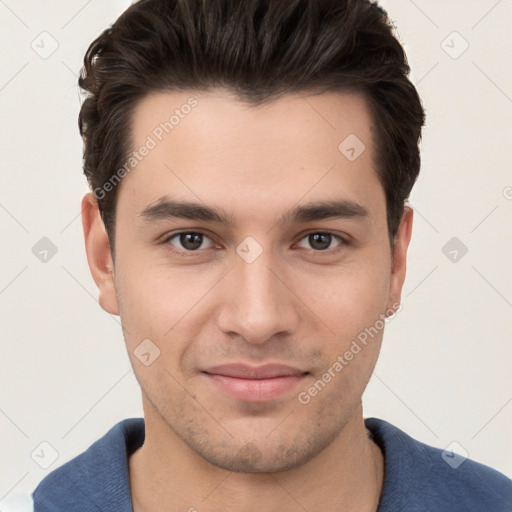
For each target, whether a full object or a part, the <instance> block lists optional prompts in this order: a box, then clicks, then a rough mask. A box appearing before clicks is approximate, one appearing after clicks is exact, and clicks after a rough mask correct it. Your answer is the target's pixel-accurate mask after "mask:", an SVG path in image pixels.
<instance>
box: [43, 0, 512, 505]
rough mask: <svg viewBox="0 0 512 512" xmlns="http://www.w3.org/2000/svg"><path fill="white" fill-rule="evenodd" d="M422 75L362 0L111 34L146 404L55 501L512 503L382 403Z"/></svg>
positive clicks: (107, 185) (238, 7)
mask: <svg viewBox="0 0 512 512" xmlns="http://www.w3.org/2000/svg"><path fill="white" fill-rule="evenodd" d="M407 76H408V66H407V62H406V58H405V55H404V52H403V49H402V48H401V46H400V44H399V43H398V41H397V40H396V39H395V37H394V36H393V33H392V29H391V25H390V22H389V20H388V18H387V16H386V13H385V12H384V11H383V10H382V9H381V8H379V7H378V6H377V5H375V4H371V3H369V2H367V1H363V0H357V1H356V0H344V1H342V0H287V1H278V0H246V1H244V2H240V1H235V0H208V2H205V1H200V0H175V1H171V0H142V1H139V2H137V3H135V4H133V5H132V6H131V7H130V8H129V9H128V10H127V11H126V12H125V13H124V14H123V15H122V16H121V17H120V18H119V19H118V20H117V22H116V23H115V24H114V25H113V26H112V27H111V28H109V29H108V30H106V31H105V32H104V33H103V34H102V35H101V36H100V37H99V38H98V39H97V40H96V41H95V42H94V43H93V44H92V45H91V47H90V48H89V50H88V52H87V55H86V57H85V65H84V69H83V72H82V76H81V78H80V86H81V87H82V89H83V90H84V91H85V93H86V99H85V101H84V103H83V106H82V109H81V112H80V119H79V123H80V131H81V134H82V136H83V138H84V143H85V146H84V170H85V173H86V175H87V178H88V180H89V183H90V185H91V189H92V193H90V194H88V195H87V196H86V197H85V198H84V200H83V203H82V210H83V226H84V234H85V243H86V248H87V256H88V261H89V266H90V269H91V272H92V275H93V277H94V280H95V282H96V284H97V285H98V288H99V294H100V295H99V300H100V304H101V306H102V307H103V308H104V309H105V310H106V311H107V312H109V313H111V314H115V315H119V316H120V318H121V321H122V326H123V333H124V337H125V340H126V345H127V350H128V354H129V356H130V359H131V362H132V365H133V369H134V372H135V375H136V377H137V379H138V382H139V383H140V385H141V390H142V400H143V407H144V420H142V419H130V420H125V421H123V422H121V423H119V424H118V425H116V426H115V427H114V428H113V429H112V430H111V431H109V432H108V433H107V434H106V435H105V437H103V438H102V439H100V440H99V441H97V442H96V443H95V444H94V445H93V446H91V447H90V448H89V450H87V451H86V452H85V453H83V454H81V455H79V456H78V457H76V458H75V459H73V460H72V461H70V462H68V463H67V464H65V465H64V466H62V467H60V468H58V469H57V470H55V471H54V472H52V473H51V474H50V475H48V477H46V478H45V479H44V480H43V482H42V483H41V484H40V485H39V486H38V487H37V489H36V490H35V491H34V494H33V500H34V510H36V511H37V512H39V511H41V512H43V511H86V510H87V511H88V510H105V511H107V510H108V511H130V510H134V511H135V512H144V511H154V510H156V511H162V512H166V511H170V512H175V511H180V510H183V511H186V510H188V511H195V510H197V511H199V512H210V511H211V512H216V511H220V510H223V511H234V510H243V511H252V510H263V511H299V510H307V511H313V510H325V511H338V510H343V511H376V510H378V511H380V512H387V511H391V510H417V511H420V510H436V511H443V510H450V511H454V510H461V511H462V510H464V511H483V510H490V511H496V512H499V511H506V510H507V511H509V510H511V507H512V482H511V481H510V480H509V479H507V478H506V477H505V476H503V475H501V474H499V473H497V472H496V471H494V470H492V469H490V468H487V467H485V466H482V465H480V464H478V463H476V462H473V461H470V460H465V461H464V462H463V463H462V464H461V465H460V466H459V467H458V468H457V469H453V468H452V467H451V466H449V465H448V464H446V462H445V461H444V460H443V459H442V457H441V451H440V450H438V449H435V448H431V447H428V446H426V445H424V444H422V443H419V442H418V441H415V440H413V439H412V438H410V437H409V436H407V435H406V434H405V433H404V432H401V431H400V430H399V429H397V428H396V427H394V426H392V425H390V424H389V423H386V422H385V421H382V420H378V419H367V420H363V417H362V405H361V396H362V393H363V391H364V389H365V387H366V385H367V383H368V380H369V378H370V376H371V374H372V371H373V368H374V366H375V363H376V360H377V358H378V354H379V349H380V346H381V342H382V336H383V329H384V326H385V322H386V319H387V317H389V316H391V315H393V314H394V313H396V311H398V310H399V308H400V294H401V289H402V285H403V282H404V278H405V270H406V255H407V248H408V244H409V240H410V237H411V229H412V217H413V212H412V210H411V208H410V207H409V206H408V205H407V198H408V196H409V193H410V191H411V188H412V186H413V184H414V182H415V180H416V177H417V175H418V172H419V166H420V158H419V150H418V142H419V139H420V135H421V128H422V126H423V123H424V113H423V109H422V106H421V103H420V100H419V98H418V95H417V92H416V90H415V88H414V87H413V85H412V84H411V82H410V81H409V80H408V77H407Z"/></svg>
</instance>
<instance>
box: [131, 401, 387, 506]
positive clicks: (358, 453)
mask: <svg viewBox="0 0 512 512" xmlns="http://www.w3.org/2000/svg"><path fill="white" fill-rule="evenodd" d="M144 413H145V414H144V415H145V420H146V437H145V442H144V445H143V446H142V447H141V448H140V449H139V450H138V451H136V452H135V453H134V454H133V455H132V456H131V457H130V459H129V474H130V487H131V495H132V502H133V506H134V511H135V512H146V511H151V510H159V511H162V512H176V511H183V510H187V511H190V512H194V510H196V511H198V512H220V511H222V512H231V511H233V512H234V511H235V510H236V511H238V510H244V511H247V512H253V511H254V512H256V511H258V512H259V511H261V510H265V511H268V512H273V511H276V512H277V511H279V512H288V511H290V512H291V511H297V510H323V511H325V512H331V511H332V512H334V511H338V510H343V511H344V512H349V511H356V510H357V511H358V512H362V511H371V512H375V511H376V510H377V506H378V501H379V497H380V493H381V490H382V484H383V477H384V459H383V456H382V453H381V451H380V449H379V448H378V447H377V445H375V444H374V443H373V441H371V440H370V439H369V437H368V432H367V430H366V428H365V426H364V422H363V418H362V409H361V407H358V408H357V410H356V411H355V413H354V414H353V415H352V417H351V419H350V420H349V421H348V422H347V424H346V425H345V427H344V428H343V430H342V431H341V433H340V434H339V435H338V437H337V438H336V439H335V440H334V441H333V442H332V443H331V444H330V445H329V446H328V447H327V448H326V449H325V450H324V451H323V452H321V453H320V454H318V455H317V456H316V457H314V458H313V459H312V460H310V461H308V462H307V463H305V464H303V465H302V466H300V467H297V468H294V469H292V470H288V471H282V472H279V473H234V472H229V471H226V470H224V469H221V468H219V467H216V466H213V465H212V464H210V463H209V462H207V461H205V460H204V459H203V458H202V457H200V456H199V455H198V454H197V453H195V452H194V451H193V450H191V449H190V448H189V447H188V446H187V445H186V444H185V443H184V442H183V441H182V440H181V439H180V438H178V437H177V436H176V435H175V434H174V432H173V431H172V430H171V429H170V428H169V427H168V426H167V424H166V423H165V422H164V421H163V420H162V419H161V417H160V416H159V415H158V413H157V412H156V411H155V410H154V409H153V408H152V407H151V406H150V405H148V404H144Z"/></svg>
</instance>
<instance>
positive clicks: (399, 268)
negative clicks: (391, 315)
mask: <svg viewBox="0 0 512 512" xmlns="http://www.w3.org/2000/svg"><path fill="white" fill-rule="evenodd" d="M412 218H413V210H412V208H411V207H410V206H405V208H404V213H403V215H402V220H401V221H400V225H399V226H398V231H397V233H396V235H395V239H394V242H393V259H392V262H391V282H390V290H389V299H388V309H390V310H392V311H396V310H397V309H398V304H400V299H401V295H402V286H403V284H404V280H405V270H406V267H407V249H408V247H409V242H410V241H411V234H412Z"/></svg>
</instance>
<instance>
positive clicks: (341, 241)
mask: <svg viewBox="0 0 512 512" xmlns="http://www.w3.org/2000/svg"><path fill="white" fill-rule="evenodd" d="M180 235H201V236H203V237H206V238H208V239H210V240H211V242H213V243H214V244H215V242H214V241H213V240H212V239H211V237H210V236H208V235H207V234H206V233H203V232H201V231H180V232H178V233H173V234H170V235H169V236H167V237H165V239H164V240H163V242H162V243H163V244H166V245H168V246H169V249H170V250H171V251H172V252H173V253H175V254H177V255H178V256H183V257H190V256H194V255H197V254H200V253H201V252H202V251H205V250H207V249H197V250H194V251H191V250H186V249H182V250H180V249H176V248H175V247H174V246H173V245H172V244H171V243H170V241H171V240H173V239H174V238H176V237H179V236H180ZM310 235H330V236H332V237H333V238H335V239H336V240H338V245H336V246H335V247H331V248H329V249H323V250H315V249H309V250H310V251H312V252H314V253H315V254H333V252H338V251H339V250H341V249H342V248H343V247H345V246H347V245H349V241H348V240H347V239H345V238H344V237H342V236H340V235H338V234H336V233H333V232H331V231H311V232H309V233H306V234H305V235H303V236H302V238H300V240H299V242H301V241H302V240H304V239H305V238H307V237H309V236H310Z"/></svg>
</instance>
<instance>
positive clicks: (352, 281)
mask: <svg viewBox="0 0 512 512" xmlns="http://www.w3.org/2000/svg"><path fill="white" fill-rule="evenodd" d="M384 260H385V258H382V257H381V258H380V261H378V259H376V260H375V261H372V262H371V263H369V262H368V260H366V261H365V262H364V263H363V258H361V262H360V263H358V264H353V265H347V266H342V267H340V268H339V269H337V270H336V272H330V273H324V274H320V273H319V274H317V275H315V277H314V278H312V277H311V276H310V275H309V276H308V275H304V276H303V277H302V278H295V279H296V286H297V288H296V289H297V290H300V291H299V292H298V294H299V295H300V297H303V298H304V303H305V304H307V306H309V308H310V309H311V311H312V312H313V313H314V314H315V315H316V316H317V317H318V318H319V319H320V320H321V321H322V322H323V324H324V325H325V326H326V327H327V328H328V331H327V332H330V334H331V335H332V338H333V340H335V344H336V345H337V348H340V344H341V345H342V346H343V345H344V344H345V343H347V342H348V341H350V340H351V339H353V338H354V337H356V336H357V335H358V334H359V333H360V332H361V331H362V330H364V329H365V328H367V327H370V326H372V325H373V324H374V323H375V322H376V321H377V320H378V319H379V317H380V315H381V314H382V313H383V312H384V311H385V310H386V306H387V301H388V295H389V283H390V273H389V263H388V262H387V261H384Z"/></svg>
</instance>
